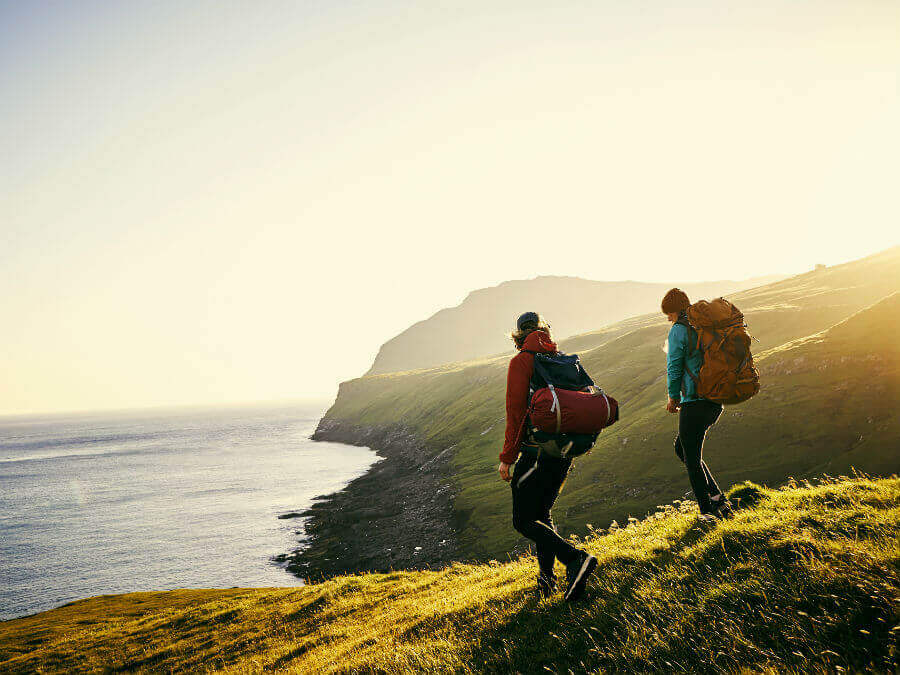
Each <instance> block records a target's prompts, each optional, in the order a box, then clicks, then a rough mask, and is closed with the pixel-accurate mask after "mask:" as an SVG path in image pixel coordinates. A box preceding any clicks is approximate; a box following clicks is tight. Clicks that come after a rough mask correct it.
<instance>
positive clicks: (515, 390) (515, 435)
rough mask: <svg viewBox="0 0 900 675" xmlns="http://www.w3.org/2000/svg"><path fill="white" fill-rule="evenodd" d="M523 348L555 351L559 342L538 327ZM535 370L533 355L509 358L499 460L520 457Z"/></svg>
mask: <svg viewBox="0 0 900 675" xmlns="http://www.w3.org/2000/svg"><path fill="white" fill-rule="evenodd" d="M521 349H522V350H526V349H527V350H530V351H533V352H543V353H545V354H553V353H554V352H556V351H557V350H556V343H555V342H554V341H553V340H551V339H550V336H549V335H547V333H545V332H543V331H540V330H536V331H534V332H533V333H530V334H529V335H528V337H526V338H525V343H524V344H523V345H522V347H521ZM533 372H534V355H533V354H529V353H528V352H527V351H520V352H519V353H518V354H516V355H515V356H514V357H512V359H511V360H510V362H509V372H508V373H507V374H506V439H505V440H504V442H503V451H502V452H501V453H500V461H501V462H505V463H506V464H512V463H513V462H515V461H516V459H518V457H519V446H520V445H521V444H522V438H523V429H522V428H523V426H524V423H525V415H526V413H527V412H528V385H529V383H530V382H531V374H532V373H533Z"/></svg>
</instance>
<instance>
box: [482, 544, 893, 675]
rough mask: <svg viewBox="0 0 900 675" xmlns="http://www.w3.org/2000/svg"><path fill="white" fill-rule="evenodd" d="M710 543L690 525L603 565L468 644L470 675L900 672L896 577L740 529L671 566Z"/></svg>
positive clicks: (866, 563)
mask: <svg viewBox="0 0 900 675" xmlns="http://www.w3.org/2000/svg"><path fill="white" fill-rule="evenodd" d="M707 534H710V535H711V536H713V533H712V532H707V531H705V530H701V529H699V528H698V527H690V526H689V527H688V528H687V529H686V530H685V531H684V532H683V533H682V535H681V537H680V538H679V539H678V541H677V542H676V543H675V545H674V546H672V548H671V549H669V550H665V551H661V552H659V553H658V554H656V555H653V556H652V557H650V558H649V559H644V560H639V559H634V558H629V557H622V558H614V559H612V560H609V561H605V562H604V563H603V564H602V565H600V566H598V569H597V573H596V575H595V576H594V577H593V578H592V580H591V581H590V582H589V584H588V590H587V592H586V594H585V597H584V598H582V600H580V601H579V602H577V603H573V604H567V603H565V602H564V601H563V600H562V598H561V596H556V598H555V599H554V600H552V601H550V602H545V603H540V602H539V601H538V600H537V599H534V598H532V599H527V600H526V601H525V602H524V604H523V605H522V606H521V608H520V609H519V610H518V611H516V612H515V613H513V614H512V615H510V616H509V617H508V618H507V620H506V621H504V622H502V623H499V624H496V625H494V626H493V627H492V628H490V629H489V630H488V631H485V632H484V633H483V634H482V635H481V636H480V637H479V638H478V639H477V640H476V642H475V643H473V644H472V645H471V646H470V650H471V665H472V669H473V670H475V671H487V672H560V673H566V672H569V670H571V671H573V672H584V671H590V670H600V671H632V670H635V671H657V670H658V671H697V670H711V671H720V670H725V671H732V670H733V671H737V670H741V669H743V668H751V669H766V668H774V669H776V670H782V669H796V670H799V671H801V672H803V671H809V670H813V669H825V670H834V669H835V667H836V666H840V667H842V668H847V669H850V670H860V671H861V672H862V671H867V670H876V671H880V672H888V671H894V670H896V669H897V665H898V663H897V658H898V655H897V653H896V652H897V650H896V647H895V646H892V645H894V643H895V640H894V639H892V636H893V635H894V634H893V633H892V632H891V631H892V629H893V627H894V626H896V625H897V623H898V620H900V608H898V605H897V604H896V603H895V602H894V600H893V598H894V597H895V596H896V594H897V592H898V588H900V583H898V575H897V570H896V569H890V566H889V565H887V566H879V565H878V564H877V563H875V562H874V561H873V560H871V559H869V560H865V559H863V558H862V557H860V558H857V557H856V554H854V553H851V552H849V549H848V553H847V555H846V557H845V558H844V559H840V558H835V557H834V556H833V555H832V554H830V553H824V550H825V549H824V548H823V549H822V550H819V549H818V548H817V545H816V542H813V543H811V542H809V541H801V540H800V539H798V540H796V541H787V542H785V541H779V542H778V544H777V545H773V543H772V541H771V540H770V537H771V536H774V535H775V532H770V533H767V534H768V535H769V536H749V537H742V536H741V534H742V533H741V532H740V530H729V531H728V532H725V533H723V536H722V537H720V538H719V537H717V538H716V540H714V541H713V543H711V545H710V546H707V547H706V548H701V549H700V550H699V551H698V554H697V556H696V557H695V558H694V557H692V558H691V559H690V560H687V559H686V558H685V557H683V556H682V557H680V558H679V557H678V553H679V552H680V551H683V550H684V549H686V548H688V547H691V546H693V545H694V544H696V543H697V542H699V541H700V540H701V539H702V538H703V537H704V536H706V535H707ZM821 534H823V535H824V534H826V533H824V532H823V533H821ZM757 535H758V533H757ZM819 543H822V544H825V541H824V539H822V540H819ZM828 556H831V559H830V560H828V559H827V557H828ZM823 563H826V564H825V565H824V566H823ZM521 597H522V596H520V599H521Z"/></svg>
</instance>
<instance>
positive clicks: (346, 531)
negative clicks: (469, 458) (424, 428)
mask: <svg viewBox="0 0 900 675" xmlns="http://www.w3.org/2000/svg"><path fill="white" fill-rule="evenodd" d="M311 439H312V440H314V441H332V442H337V443H345V444H347V445H356V446H366V447H369V448H371V449H372V450H373V451H375V453H376V454H377V455H378V456H379V457H380V458H381V459H379V460H378V461H377V462H375V464H373V465H372V466H371V467H370V468H369V470H368V471H366V473H365V474H363V475H362V476H360V477H358V478H356V479H354V480H352V481H351V482H350V483H348V484H347V486H346V487H344V488H343V489H342V490H340V491H338V492H334V493H332V494H328V495H322V496H319V497H317V498H316V503H315V504H314V505H313V506H312V507H310V508H309V509H307V510H306V511H303V512H301V513H299V514H298V515H299V516H300V517H303V518H306V519H307V520H306V523H305V527H304V529H305V532H306V537H305V541H304V542H303V544H304V545H303V546H302V547H300V548H297V549H295V550H293V551H292V552H290V553H286V554H282V555H279V556H276V558H275V559H276V561H277V562H281V563H286V565H285V568H286V569H287V571H289V572H291V573H292V574H294V575H295V576H298V577H301V578H303V579H305V580H307V581H316V580H319V579H325V578H329V577H332V576H336V575H339V574H352V573H355V572H388V571H391V570H397V569H408V570H412V569H429V568H435V567H441V566H444V565H447V564H449V563H451V562H453V561H454V560H458V559H459V544H458V538H457V534H456V530H455V529H454V527H453V520H452V519H453V509H452V504H453V498H454V496H455V494H456V487H455V484H454V481H453V478H452V472H451V471H450V466H449V459H450V456H449V453H447V452H446V450H448V448H443V449H433V448H428V447H427V446H426V445H425V444H424V443H423V442H422V441H421V440H420V439H418V438H417V437H416V436H415V434H413V433H412V432H411V431H410V430H409V429H407V428H405V427H403V426H400V425H398V426H392V427H367V426H360V425H356V424H352V423H349V422H345V421H342V420H336V419H330V418H328V417H327V416H326V417H323V418H322V419H321V420H320V421H319V424H318V426H317V428H316V431H315V433H314V434H313V435H312V436H311Z"/></svg>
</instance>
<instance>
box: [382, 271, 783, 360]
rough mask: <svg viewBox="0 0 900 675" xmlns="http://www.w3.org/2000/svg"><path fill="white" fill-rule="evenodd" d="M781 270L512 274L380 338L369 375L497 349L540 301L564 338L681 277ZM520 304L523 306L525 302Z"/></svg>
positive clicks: (742, 284)
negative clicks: (605, 277) (644, 277)
mask: <svg viewBox="0 0 900 675" xmlns="http://www.w3.org/2000/svg"><path fill="white" fill-rule="evenodd" d="M783 278H785V275H767V276H762V277H753V278H751V279H746V280H743V281H732V280H721V281H707V282H688V283H683V284H680V285H679V284H676V283H673V284H668V283H659V282H643V281H630V280H628V281H597V280H592V279H584V278H581V277H575V276H564V275H541V276H537V277H534V278H533V279H512V280H509V281H504V282H502V283H500V284H497V285H495V286H490V287H487V288H479V289H475V290H473V291H470V292H469V293H468V294H467V295H466V297H465V298H464V299H463V301H462V302H461V303H459V304H458V305H456V306H454V307H445V308H443V309H440V310H438V311H437V312H435V313H434V314H432V315H431V316H429V317H428V318H426V319H423V320H421V321H417V322H415V323H413V324H412V325H411V326H409V327H408V328H406V329H405V330H403V331H402V332H401V333H399V334H398V335H396V336H394V337H393V338H391V339H390V340H388V341H387V342H385V343H384V344H383V345H382V346H381V347H380V348H379V350H378V353H377V355H376V356H375V359H374V361H373V363H372V366H371V367H370V368H369V370H368V371H367V372H366V375H376V374H381V373H387V372H398V371H408V370H415V369H419V368H427V367H431V366H437V365H442V364H444V363H453V362H461V361H468V360H472V359H477V358H483V357H486V356H490V355H493V354H498V353H500V352H502V351H503V349H504V348H505V347H506V346H507V345H508V342H509V340H508V337H507V333H508V331H509V328H510V326H512V325H513V324H514V322H515V318H516V316H518V315H519V314H521V313H522V312H523V311H527V309H528V308H529V307H530V308H535V307H537V308H538V310H539V311H540V312H541V314H542V315H543V316H545V317H546V318H547V319H548V320H549V321H550V322H551V325H552V327H553V331H554V335H555V336H556V337H557V338H559V339H562V338H566V337H568V336H570V335H575V334H578V333H580V332H583V331H586V330H589V329H596V328H599V327H601V326H604V325H607V324H609V323H614V322H615V321H618V320H622V319H625V318H627V317H629V316H634V315H636V314H640V313H642V312H646V311H650V310H651V309H653V308H654V307H655V306H657V305H658V303H659V300H660V298H661V297H662V295H663V294H664V293H665V292H666V291H667V290H668V289H669V288H672V286H676V285H678V286H679V287H680V288H683V289H684V290H685V291H686V292H687V293H688V294H690V295H696V296H697V297H706V296H716V295H721V294H726V293H731V292H735V291H738V290H743V289H746V288H753V287H756V286H759V285H761V284H765V283H771V281H772V280H775V279H783ZM523 308H525V309H523Z"/></svg>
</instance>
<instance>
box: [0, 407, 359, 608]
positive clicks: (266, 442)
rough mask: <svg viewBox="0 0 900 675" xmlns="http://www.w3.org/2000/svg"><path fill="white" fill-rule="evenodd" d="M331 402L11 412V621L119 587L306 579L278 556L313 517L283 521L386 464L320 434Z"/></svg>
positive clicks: (5, 573)
mask: <svg viewBox="0 0 900 675" xmlns="http://www.w3.org/2000/svg"><path fill="white" fill-rule="evenodd" d="M324 408H325V405H324V404H323V405H321V406H310V405H308V404H307V405H305V406H297V405H293V406H291V405H280V406H268V407H259V406H248V407H229V408H219V409H204V410H200V409H180V410H168V411H164V412H161V411H154V412H146V411H145V412H133V413H130V414H129V413H119V414H106V415H77V416H76V415H72V416H66V417H62V416H60V417H46V416H44V417H29V418H25V417H20V418H11V417H7V418H0V619H9V618H12V617H16V616H22V615H26V614H32V613H34V612H38V611H41V610H45V609H49V608H51V607H56V606H58V605H60V604H63V603H66V602H69V601H71V600H75V599H78V598H83V597H88V596H92V595H99V594H105V593H124V592H130V591H145V590H166V589H172V588H228V587H232V586H242V587H246V586H291V585H298V584H301V583H302V582H301V581H300V580H299V579H297V578H296V577H294V576H292V575H291V574H289V573H287V572H286V571H284V569H283V568H282V567H281V566H279V565H277V564H275V563H273V562H271V560H270V559H271V557H272V556H274V555H277V554H279V553H285V552H287V551H290V550H291V549H292V548H296V546H297V541H298V540H299V539H301V538H302V529H303V519H299V518H294V519H286V520H279V519H278V518H277V516H278V515H279V514H283V513H285V512H290V511H300V510H303V509H304V508H307V507H309V506H310V505H311V504H312V502H313V497H315V496H317V495H321V494H326V493H329V492H334V491H335V490H339V489H341V488H342V487H344V486H345V485H346V484H347V482H349V481H350V480H352V479H353V478H355V477H356V476H358V475H360V474H362V473H364V472H365V471H366V469H368V467H369V466H371V464H372V463H373V462H374V461H375V459H376V457H375V453H374V452H372V451H371V450H369V449H367V448H357V447H352V446H348V445H342V444H339V443H314V442H312V441H310V440H309V435H310V434H311V433H312V432H313V431H314V429H315V426H316V423H317V422H318V419H319V417H320V416H321V415H322V413H323V412H324ZM298 531H299V532H300V534H297V532H298Z"/></svg>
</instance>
